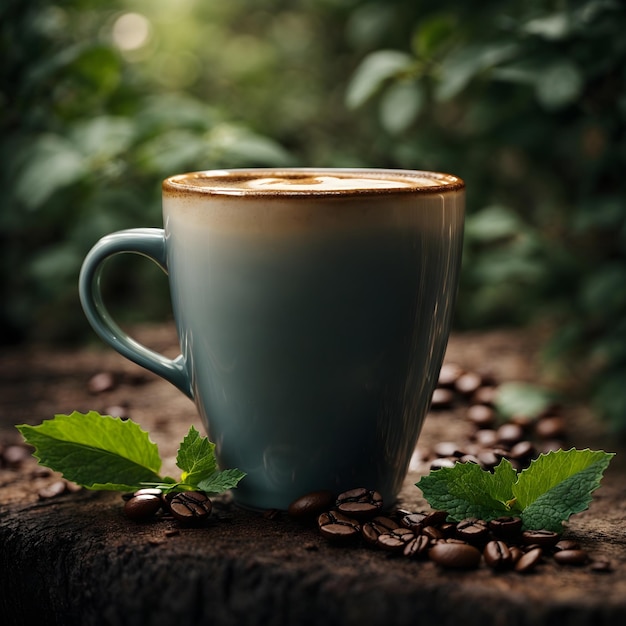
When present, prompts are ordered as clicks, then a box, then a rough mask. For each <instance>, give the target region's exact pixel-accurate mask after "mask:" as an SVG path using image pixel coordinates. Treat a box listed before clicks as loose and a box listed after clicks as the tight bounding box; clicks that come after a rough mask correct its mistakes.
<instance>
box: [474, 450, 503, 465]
mask: <svg viewBox="0 0 626 626" xmlns="http://www.w3.org/2000/svg"><path fill="white" fill-rule="evenodd" d="M476 458H477V459H478V463H479V464H480V466H481V467H482V468H484V469H493V468H494V467H495V466H496V465H498V463H500V461H501V460H502V457H501V456H499V455H498V454H496V453H495V452H494V451H493V450H481V451H480V452H479V453H478V455H477V457H476Z"/></svg>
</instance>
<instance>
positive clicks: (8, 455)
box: [2, 444, 32, 468]
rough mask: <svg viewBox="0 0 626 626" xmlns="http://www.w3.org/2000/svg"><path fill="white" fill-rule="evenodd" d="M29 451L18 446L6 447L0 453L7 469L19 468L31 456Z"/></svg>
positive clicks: (24, 447) (22, 446)
mask: <svg viewBox="0 0 626 626" xmlns="http://www.w3.org/2000/svg"><path fill="white" fill-rule="evenodd" d="M30 450H31V449H30V448H29V447H26V446H24V445H20V444H15V445H10V446H7V447H6V448H5V449H4V450H3V451H2V460H3V461H4V463H6V465H7V467H14V468H15V467H19V466H20V465H22V463H24V462H25V461H26V460H28V459H29V458H30V457H31V456H32V455H31V451H30Z"/></svg>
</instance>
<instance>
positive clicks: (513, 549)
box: [509, 546, 524, 565]
mask: <svg viewBox="0 0 626 626" xmlns="http://www.w3.org/2000/svg"><path fill="white" fill-rule="evenodd" d="M509 552H510V553H511V560H512V562H513V565H515V563H517V562H518V561H519V560H520V559H521V558H522V556H524V551H523V550H522V549H521V548H520V547H519V546H509Z"/></svg>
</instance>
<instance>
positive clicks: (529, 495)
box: [513, 448, 614, 532]
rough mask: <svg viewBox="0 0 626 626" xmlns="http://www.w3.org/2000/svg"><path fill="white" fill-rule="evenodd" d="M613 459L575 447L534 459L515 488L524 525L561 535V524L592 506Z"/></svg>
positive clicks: (605, 453) (600, 451)
mask: <svg viewBox="0 0 626 626" xmlns="http://www.w3.org/2000/svg"><path fill="white" fill-rule="evenodd" d="M613 456H614V454H612V453H607V452H604V451H602V450H598V451H592V450H589V449H586V450H575V449H573V448H572V449H571V450H557V451H553V452H549V453H548V454H542V455H540V456H539V457H538V458H537V459H534V460H533V461H532V462H531V464H530V465H529V467H527V468H526V469H525V470H523V471H522V472H521V473H520V475H519V478H518V480H517V483H516V484H515V485H514V487H513V494H514V496H515V498H516V501H517V504H518V506H519V507H520V508H521V509H522V515H521V517H522V521H523V522H524V526H525V527H526V528H547V529H548V530H554V531H556V532H559V531H560V530H561V528H562V522H564V521H566V520H568V519H569V517H570V516H571V515H573V514H574V513H580V512H581V511H584V510H585V509H586V508H587V507H588V506H589V503H590V502H591V499H592V493H593V492H594V491H595V490H596V489H597V488H598V487H599V486H600V481H601V479H602V475H603V473H604V471H605V470H606V468H607V467H608V465H609V462H610V460H611V458H612V457H613Z"/></svg>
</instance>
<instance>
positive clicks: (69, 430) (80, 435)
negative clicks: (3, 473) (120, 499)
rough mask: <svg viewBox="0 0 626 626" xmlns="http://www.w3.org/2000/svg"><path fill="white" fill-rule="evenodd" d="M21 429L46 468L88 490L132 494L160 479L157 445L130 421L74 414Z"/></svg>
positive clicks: (21, 426)
mask: <svg viewBox="0 0 626 626" xmlns="http://www.w3.org/2000/svg"><path fill="white" fill-rule="evenodd" d="M17 429H18V430H19V431H20V432H21V433H22V435H23V437H24V439H25V440H26V442H27V443H29V444H31V445H32V446H34V447H35V453H34V455H35V457H36V458H37V459H38V460H39V462H40V463H41V464H42V465H45V466H47V467H49V468H50V469H52V470H54V471H57V472H60V473H61V474H63V476H64V477H65V478H66V479H68V480H71V481H73V482H75V483H77V484H79V485H82V486H83V487H86V488H88V489H104V490H113V491H134V490H136V489H138V488H140V487H141V486H142V484H143V483H146V482H159V481H161V480H162V479H161V478H160V477H159V474H158V472H159V469H160V467H161V459H160V457H159V452H158V448H157V446H156V444H155V443H153V442H152V441H150V438H149V436H148V434H147V433H146V432H145V431H144V430H142V429H141V428H140V427H139V425H138V424H136V423H134V422H132V421H130V420H128V421H122V420H121V419H119V418H117V417H110V416H103V415H100V414H99V413H97V412H96V411H90V412H89V413H86V414H82V413H79V412H77V411H74V412H73V413H72V414H71V415H56V416H55V417H54V419H51V420H45V421H44V422H42V423H41V424H40V425H38V426H30V425H28V424H22V425H19V426H17Z"/></svg>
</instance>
